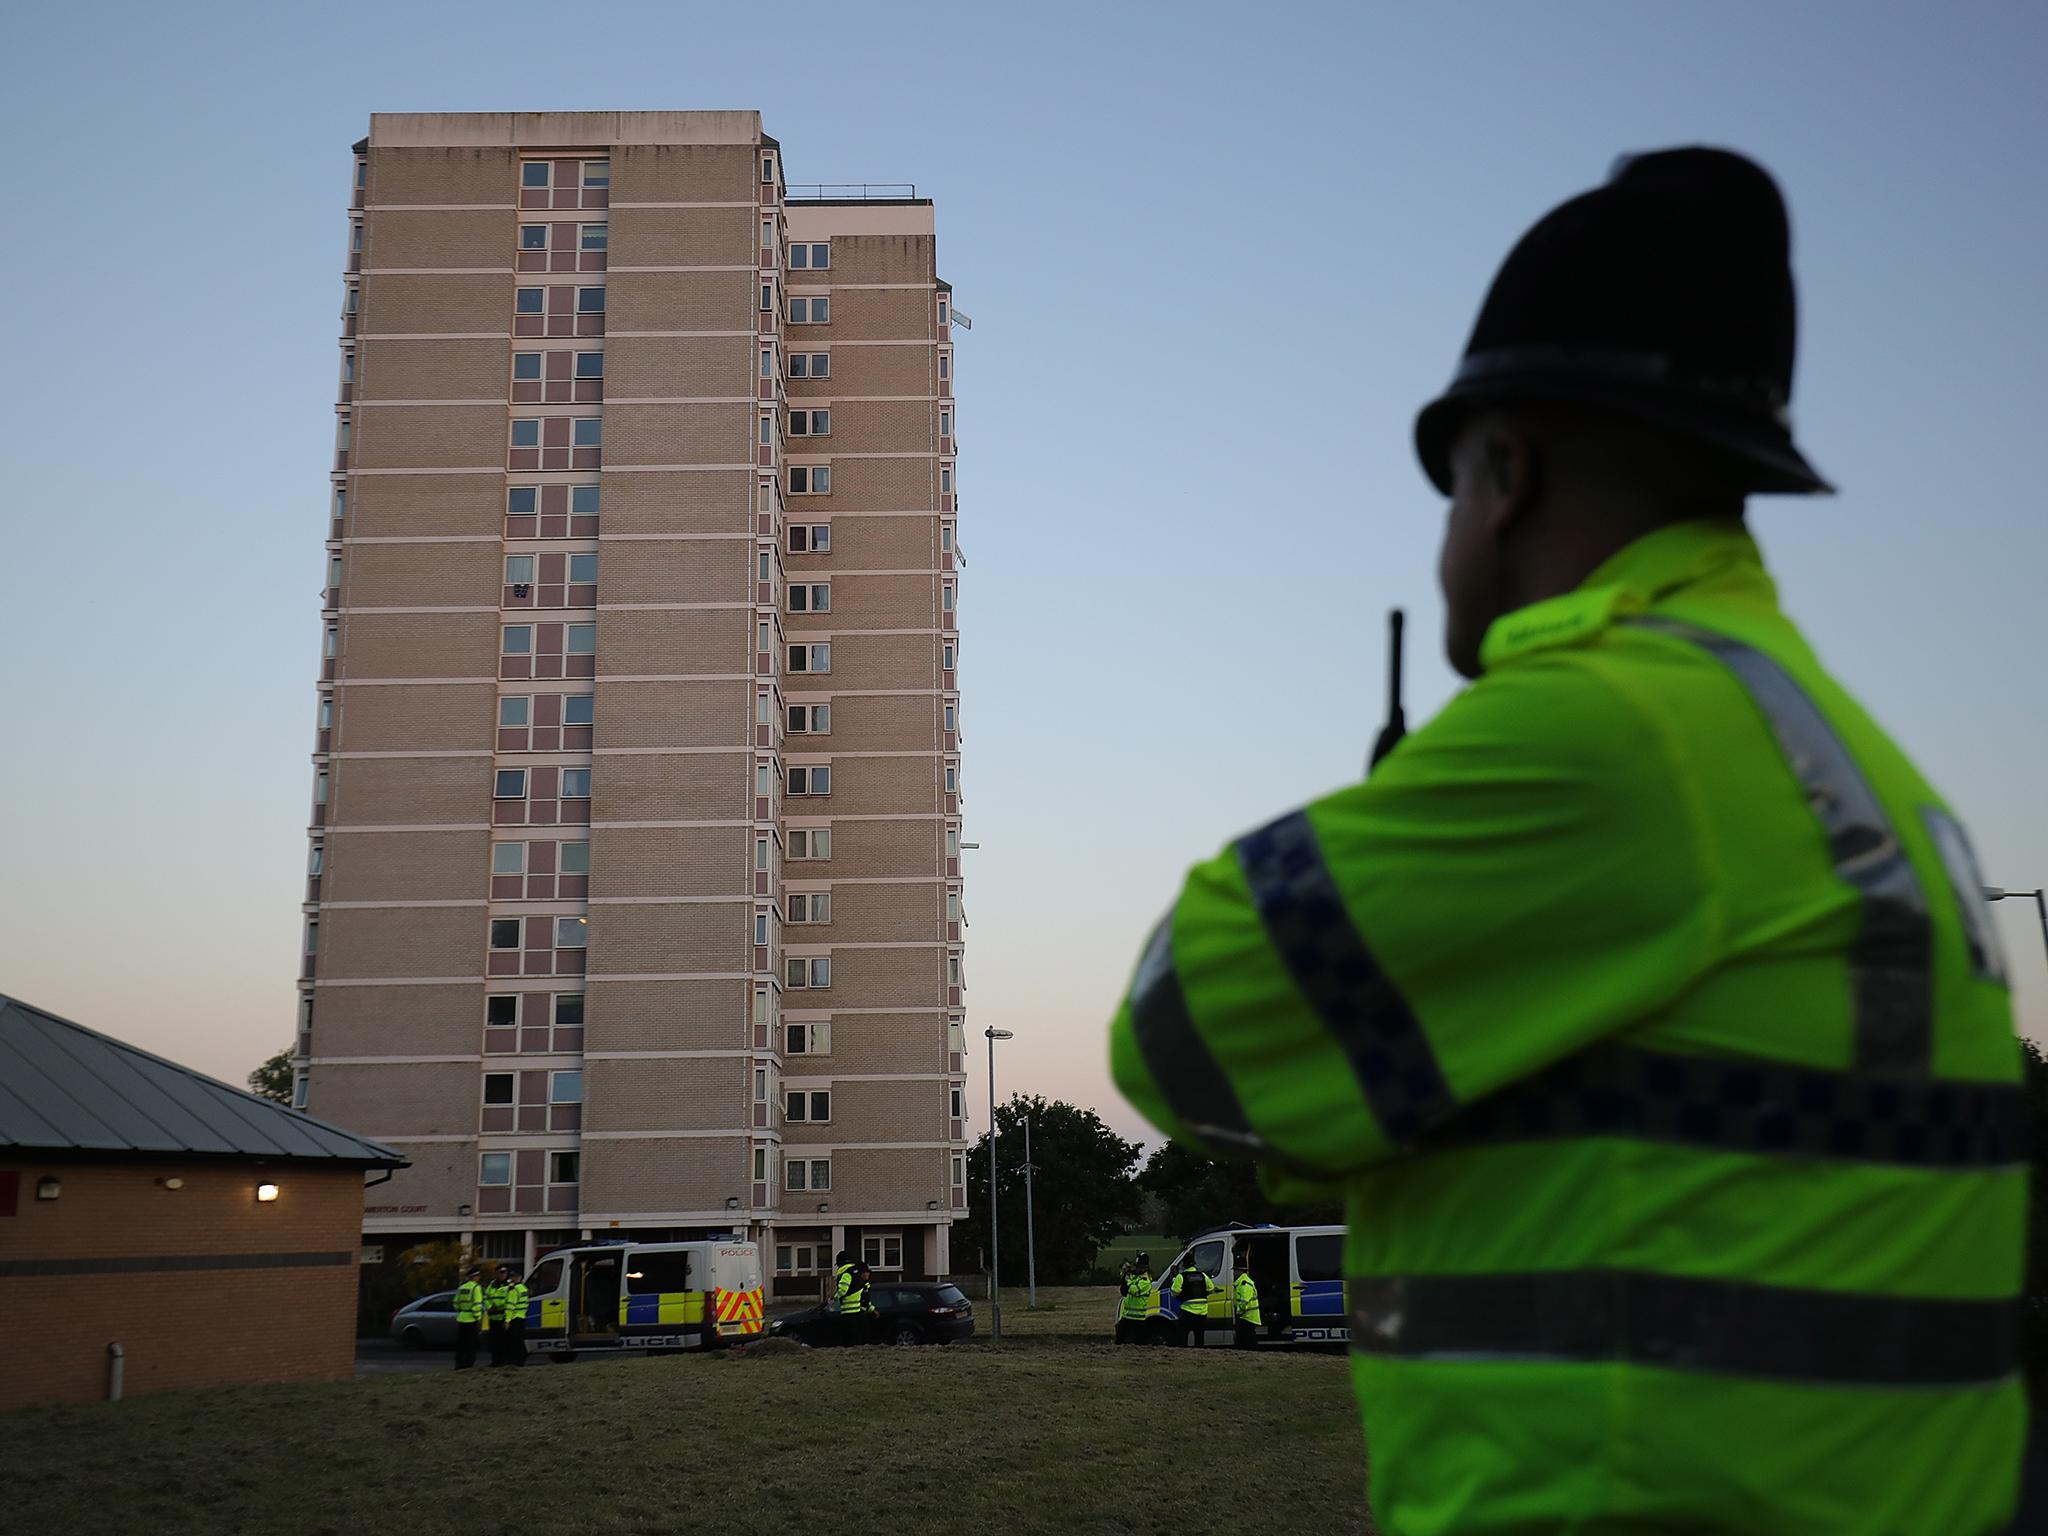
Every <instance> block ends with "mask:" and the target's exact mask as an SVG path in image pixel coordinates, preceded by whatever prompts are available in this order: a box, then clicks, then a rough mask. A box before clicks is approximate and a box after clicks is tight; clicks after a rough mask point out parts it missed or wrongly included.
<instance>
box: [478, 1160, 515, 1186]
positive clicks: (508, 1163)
mask: <svg viewBox="0 0 2048 1536" xmlns="http://www.w3.org/2000/svg"><path fill="white" fill-rule="evenodd" d="M476 1163H477V1166H476V1181H477V1183H479V1184H510V1183H511V1182H512V1154H511V1153H510V1152H486V1153H484V1155H483V1156H482V1157H480V1158H478V1159H477V1160H476Z"/></svg>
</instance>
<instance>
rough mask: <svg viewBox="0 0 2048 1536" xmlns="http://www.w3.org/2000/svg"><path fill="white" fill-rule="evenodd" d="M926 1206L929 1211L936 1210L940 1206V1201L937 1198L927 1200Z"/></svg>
mask: <svg viewBox="0 0 2048 1536" xmlns="http://www.w3.org/2000/svg"><path fill="white" fill-rule="evenodd" d="M924 1208H925V1209H926V1210H928V1211H936V1210H937V1209H938V1208H939V1202H938V1201H936V1200H927V1201H925V1203H924Z"/></svg>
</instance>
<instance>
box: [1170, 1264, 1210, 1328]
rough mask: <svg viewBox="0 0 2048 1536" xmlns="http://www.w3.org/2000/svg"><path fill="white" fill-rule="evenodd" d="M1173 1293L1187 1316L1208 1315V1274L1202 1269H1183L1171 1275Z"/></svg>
mask: <svg viewBox="0 0 2048 1536" xmlns="http://www.w3.org/2000/svg"><path fill="white" fill-rule="evenodd" d="M1173 1294H1174V1296H1175V1297H1176V1298H1177V1299H1178V1300H1179V1301H1180V1309H1181V1311H1183V1312H1185V1313H1186V1314H1187V1315H1188V1316H1189V1317H1207V1316H1208V1315H1209V1276H1208V1273H1207V1272H1206V1271H1204V1270H1199V1269H1184V1270H1182V1271H1181V1272H1180V1273H1179V1274H1177V1275H1175V1276H1174V1277H1173Z"/></svg>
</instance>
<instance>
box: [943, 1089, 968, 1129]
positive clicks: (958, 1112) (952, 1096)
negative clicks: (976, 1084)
mask: <svg viewBox="0 0 2048 1536" xmlns="http://www.w3.org/2000/svg"><path fill="white" fill-rule="evenodd" d="M946 1113H947V1114H949V1115H951V1116H952V1117H953V1118H954V1119H955V1120H960V1119H963V1118H965V1116H966V1114H967V1087H966V1085H965V1084H964V1083H954V1084H953V1085H952V1086H951V1087H950V1088H948V1089H947V1090H946Z"/></svg>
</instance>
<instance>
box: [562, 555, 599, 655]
mask: <svg viewBox="0 0 2048 1536" xmlns="http://www.w3.org/2000/svg"><path fill="white" fill-rule="evenodd" d="M591 558H592V559H593V560H595V559H596V558H597V557H596V556H595V555H593V556H592V557H591ZM563 639H564V640H565V641H566V642H567V649H568V652H569V654H570V655H571V656H589V655H592V654H594V653H595V652H596V650H597V626H596V625H595V624H571V625H569V626H567V627H566V629H565V630H564V631H563Z"/></svg>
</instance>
